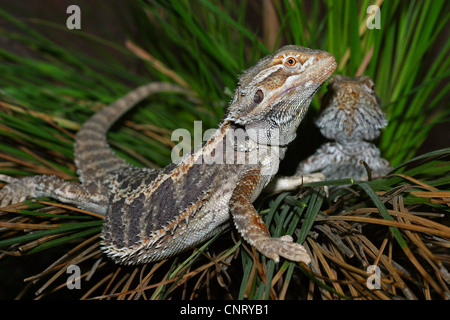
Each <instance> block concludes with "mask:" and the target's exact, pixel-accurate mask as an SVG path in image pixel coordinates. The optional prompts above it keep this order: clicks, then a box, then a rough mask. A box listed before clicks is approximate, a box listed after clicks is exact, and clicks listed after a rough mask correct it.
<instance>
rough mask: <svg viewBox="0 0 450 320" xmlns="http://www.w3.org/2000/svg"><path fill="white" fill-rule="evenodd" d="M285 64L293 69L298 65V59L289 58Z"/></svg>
mask: <svg viewBox="0 0 450 320" xmlns="http://www.w3.org/2000/svg"><path fill="white" fill-rule="evenodd" d="M284 64H285V65H287V66H288V67H293V66H295V65H296V64H297V59H295V58H293V57H289V58H287V59H286V60H285V61H284Z"/></svg>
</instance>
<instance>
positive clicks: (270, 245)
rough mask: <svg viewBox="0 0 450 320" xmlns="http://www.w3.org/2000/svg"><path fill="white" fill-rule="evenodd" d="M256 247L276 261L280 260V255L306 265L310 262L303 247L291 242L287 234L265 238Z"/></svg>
mask: <svg viewBox="0 0 450 320" xmlns="http://www.w3.org/2000/svg"><path fill="white" fill-rule="evenodd" d="M256 247H257V248H258V250H259V251H260V252H261V253H262V254H264V255H265V256H266V257H268V258H271V259H273V260H274V261H275V262H276V263H278V262H279V261H280V256H282V257H283V258H286V259H288V260H291V261H295V262H304V263H305V264H307V265H308V264H309V263H310V262H311V258H310V256H309V254H308V253H307V252H306V250H305V248H304V247H303V246H302V245H301V244H298V243H295V242H293V239H292V237H291V236H289V235H285V236H282V237H281V238H278V239H277V238H265V239H264V240H262V241H261V242H260V243H259V245H257V246H256Z"/></svg>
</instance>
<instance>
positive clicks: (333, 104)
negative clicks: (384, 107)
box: [296, 75, 392, 180]
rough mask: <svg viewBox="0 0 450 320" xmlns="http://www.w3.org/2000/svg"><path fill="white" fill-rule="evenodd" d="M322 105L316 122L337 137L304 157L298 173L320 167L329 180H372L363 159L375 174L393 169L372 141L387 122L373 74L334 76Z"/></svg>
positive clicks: (326, 135)
mask: <svg viewBox="0 0 450 320" xmlns="http://www.w3.org/2000/svg"><path fill="white" fill-rule="evenodd" d="M322 108H323V111H322V112H321V114H320V115H319V117H318V118H317V120H316V122H315V123H316V125H317V127H318V128H319V129H320V132H321V133H322V135H323V136H325V137H326V138H328V139H331V140H334V141H333V142H328V143H325V144H323V145H322V146H320V147H319V148H318V149H317V150H316V152H315V153H314V154H313V155H311V156H310V157H308V158H307V159H305V160H304V161H302V162H301V163H300V164H299V166H298V168H297V173H296V174H297V175H300V174H310V173H312V172H317V171H319V172H321V173H323V174H324V175H325V177H326V179H329V180H332V179H344V178H352V179H354V180H368V177H369V175H368V170H367V169H366V168H365V166H364V165H363V163H362V162H364V163H366V165H367V166H368V167H369V168H370V175H371V177H372V178H380V177H383V176H385V175H386V174H388V173H389V171H391V170H392V167H391V165H390V164H389V162H388V161H387V160H385V159H383V158H381V157H380V150H378V148H377V147H376V146H375V145H374V144H373V143H370V142H368V141H371V140H373V139H375V138H376V137H378V136H379V135H380V130H381V129H383V128H384V127H385V126H386V125H387V120H386V116H385V115H384V113H383V112H382V111H381V100H380V98H379V97H378V95H377V94H376V92H375V86H374V83H373V81H372V79H371V78H370V77H368V76H358V77H355V78H350V77H347V76H343V75H335V76H333V77H332V78H331V79H330V82H329V85H328V91H327V93H326V94H325V95H324V97H323V100H322Z"/></svg>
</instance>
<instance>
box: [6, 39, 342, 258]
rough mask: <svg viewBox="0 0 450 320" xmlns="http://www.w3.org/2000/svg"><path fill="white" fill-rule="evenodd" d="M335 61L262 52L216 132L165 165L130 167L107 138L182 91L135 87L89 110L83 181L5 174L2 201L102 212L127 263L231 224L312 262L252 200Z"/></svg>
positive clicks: (78, 158)
mask: <svg viewBox="0 0 450 320" xmlns="http://www.w3.org/2000/svg"><path fill="white" fill-rule="evenodd" d="M335 68H336V61H335V59H334V57H333V56H332V55H331V54H329V53H327V52H324V51H320V50H312V49H308V48H304V47H300V46H285V47H282V48H281V49H279V50H278V51H276V52H275V53H274V54H272V55H269V56H267V57H265V58H263V59H261V60H260V61H259V62H258V63H257V64H256V65H254V66H253V67H251V68H249V69H248V70H247V71H245V72H244V73H243V74H242V75H241V76H240V77H239V82H238V85H237V88H236V90H235V92H234V96H233V98H232V100H231V102H230V105H229V108H228V110H227V113H226V115H225V117H224V118H223V119H222V121H221V123H220V125H219V128H218V129H217V130H216V131H215V134H213V135H212V136H211V138H210V139H209V140H208V141H206V142H205V143H204V144H203V145H202V146H201V147H200V148H198V149H197V150H195V151H193V152H192V153H190V154H188V155H186V156H184V157H183V158H182V159H181V161H178V162H173V163H172V164H170V165H168V166H167V167H165V168H163V169H160V170H155V169H147V168H137V167H134V166H132V165H130V164H128V163H127V162H125V161H124V160H123V159H122V158H120V157H118V156H117V155H115V154H114V152H113V151H112V150H111V149H110V148H109V146H108V143H107V138H106V134H107V131H108V129H109V128H110V127H111V125H112V124H113V123H114V122H115V121H116V120H118V119H119V118H120V117H121V116H122V115H123V114H124V113H125V112H127V111H128V110H130V109H131V108H132V107H133V106H134V105H135V104H137V103H138V102H139V101H141V100H142V99H144V98H146V97H147V96H149V95H151V94H154V93H156V92H160V91H174V92H182V91H183V90H182V89H180V88H179V87H178V86H175V85H172V84H168V83H151V84H148V85H144V86H142V87H139V88H137V89H135V90H134V91H132V92H131V93H129V94H127V95H126V96H124V97H123V98H122V99H120V100H118V101H116V102H115V103H113V104H112V105H110V106H108V107H106V108H105V109H103V110H102V111H100V112H98V113H97V114H95V115H94V116H92V117H91V118H90V119H89V120H88V121H87V122H85V123H84V124H83V126H82V128H81V129H80V130H79V132H78V133H77V135H76V139H75V148H74V149H75V150H74V151H75V164H76V167H77V173H78V175H79V178H80V182H81V183H80V184H78V183H72V182H67V181H63V180H62V179H59V178H57V177H55V176H33V177H24V178H21V179H16V178H11V177H8V176H5V175H2V176H0V179H2V180H3V181H6V182H8V183H9V184H8V185H6V186H5V187H4V188H3V189H2V190H1V191H0V200H1V206H6V205H8V204H10V203H16V202H20V201H23V200H24V199H26V198H29V197H41V196H46V197H51V198H54V199H57V200H59V201H62V202H67V203H72V204H75V205H77V206H78V207H81V208H83V209H86V210H90V211H93V212H96V213H99V214H102V215H104V216H105V221H104V224H103V231H102V242H101V246H102V249H103V250H104V252H106V254H107V255H108V256H109V257H111V258H112V259H113V260H114V261H116V262H118V263H123V264H137V263H148V262H152V261H157V260H161V259H164V258H168V257H171V256H174V255H176V254H178V253H179V252H181V251H183V250H186V249H188V248H190V247H192V246H195V245H197V244H199V243H201V242H204V241H206V240H207V239H209V238H211V237H212V236H213V235H215V234H217V233H218V232H220V231H221V230H223V229H224V228H226V227H227V226H229V223H230V221H233V222H234V225H235V227H236V228H237V230H238V231H239V233H240V234H241V235H242V237H243V238H244V239H245V240H246V241H247V242H248V243H250V244H251V245H252V246H254V247H255V248H256V249H257V250H258V251H260V252H261V253H263V254H264V255H266V256H267V257H269V258H271V259H274V260H275V261H277V262H278V261H279V256H282V257H285V258H287V259H290V260H293V261H302V262H304V263H309V262H310V257H309V255H308V254H307V252H306V250H305V249H304V247H303V246H302V245H300V244H297V243H295V242H293V239H292V237H290V236H288V235H287V236H283V237H281V238H272V237H271V236H270V233H269V231H268V229H267V227H266V225H265V223H264V221H263V220H262V218H261V217H260V216H259V214H258V212H257V211H256V210H255V208H254V207H253V205H252V202H253V201H254V200H255V199H256V198H257V197H258V195H259V194H260V192H261V190H262V189H263V188H264V187H265V186H266V185H267V184H268V182H269V181H270V180H271V179H272V177H273V176H274V175H275V173H276V172H277V171H278V166H279V161H280V159H283V157H284V154H285V152H286V147H287V145H288V144H289V143H290V142H291V141H292V140H294V138H295V136H296V130H297V127H298V125H299V124H300V122H301V120H302V118H303V116H304V114H305V113H306V111H307V109H308V106H309V104H310V102H311V100H312V98H313V96H314V95H315V93H316V92H317V90H318V89H319V88H320V86H321V85H322V84H323V83H324V82H325V81H326V80H327V79H328V78H329V77H330V76H331V74H332V73H333V71H334V69H335ZM236 141H237V142H236ZM230 145H231V147H229V146H230ZM296 181H297V182H298V181H299V180H298V179H297V180H296Z"/></svg>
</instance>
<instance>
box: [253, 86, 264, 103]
mask: <svg viewBox="0 0 450 320" xmlns="http://www.w3.org/2000/svg"><path fill="white" fill-rule="evenodd" d="M263 99H264V93H263V92H262V90H261V89H260V90H258V91H256V93H255V95H254V97H253V102H255V103H256V104H258V103H261V101H263Z"/></svg>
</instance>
